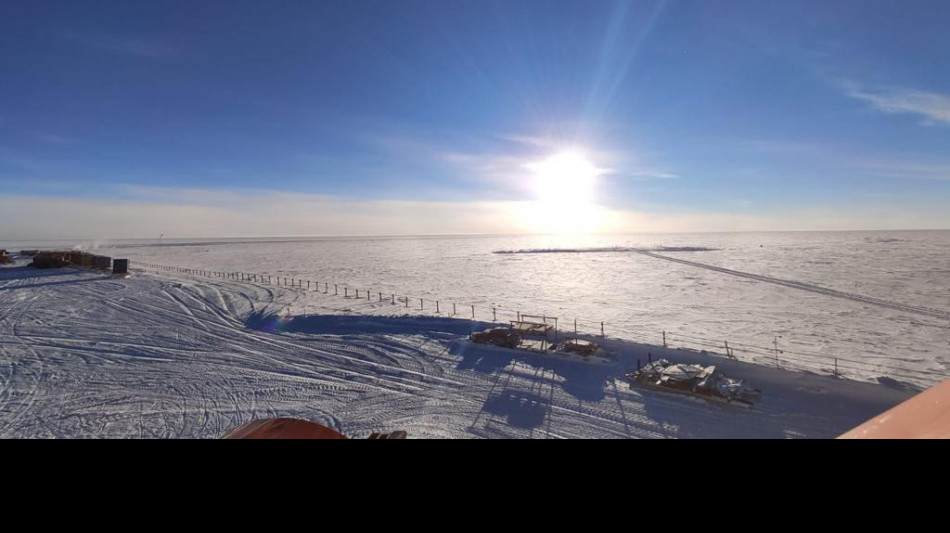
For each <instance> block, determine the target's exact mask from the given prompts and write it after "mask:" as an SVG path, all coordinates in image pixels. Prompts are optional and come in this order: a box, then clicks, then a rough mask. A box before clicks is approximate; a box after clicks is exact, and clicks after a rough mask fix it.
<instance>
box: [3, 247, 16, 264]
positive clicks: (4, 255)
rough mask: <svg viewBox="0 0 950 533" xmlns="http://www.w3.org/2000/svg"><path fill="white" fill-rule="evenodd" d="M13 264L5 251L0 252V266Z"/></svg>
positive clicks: (11, 258)
mask: <svg viewBox="0 0 950 533" xmlns="http://www.w3.org/2000/svg"><path fill="white" fill-rule="evenodd" d="M12 262H13V257H11V256H10V254H8V253H7V251H6V250H0V265H9V264H10V263H12Z"/></svg>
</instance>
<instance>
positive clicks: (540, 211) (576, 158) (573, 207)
mask: <svg viewBox="0 0 950 533" xmlns="http://www.w3.org/2000/svg"><path fill="white" fill-rule="evenodd" d="M528 169H529V170H530V171H531V173H532V176H531V182H530V183H531V192H532V193H533V195H534V197H535V200H534V201H533V202H530V203H529V204H528V205H527V206H526V209H525V213H523V215H524V217H525V219H526V220H525V222H526V225H527V226H528V227H529V228H530V229H532V230H533V231H537V232H542V233H586V232H590V231H593V230H595V229H597V228H599V227H600V226H601V224H602V222H603V213H602V210H601V209H600V208H599V207H597V205H596V204H595V200H596V191H597V181H598V178H599V177H600V176H601V175H602V174H603V173H604V170H603V169H600V168H598V167H597V166H596V165H595V164H594V163H592V162H591V160H590V159H588V157H587V156H586V155H584V153H582V152H579V151H569V152H561V153H559V154H556V155H553V156H551V157H549V158H547V159H545V160H544V161H541V162H538V163H534V164H531V165H528Z"/></svg>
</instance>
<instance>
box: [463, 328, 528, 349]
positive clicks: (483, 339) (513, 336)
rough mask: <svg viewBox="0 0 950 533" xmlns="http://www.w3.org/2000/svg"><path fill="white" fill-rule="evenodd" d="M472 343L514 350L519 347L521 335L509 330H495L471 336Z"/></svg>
mask: <svg viewBox="0 0 950 533" xmlns="http://www.w3.org/2000/svg"><path fill="white" fill-rule="evenodd" d="M472 342H475V343H478V344H488V345H490V346H498V347H499V348H512V349H514V348H517V347H518V346H520V345H521V335H520V334H519V333H518V332H517V331H515V330H513V329H510V328H495V329H490V330H488V331H480V332H478V333H475V334H473V335H472Z"/></svg>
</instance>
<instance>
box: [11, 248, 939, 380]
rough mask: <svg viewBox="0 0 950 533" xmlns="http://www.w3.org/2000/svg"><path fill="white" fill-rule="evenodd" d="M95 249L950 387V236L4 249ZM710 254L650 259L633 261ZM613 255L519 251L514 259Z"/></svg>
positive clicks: (488, 315) (757, 358)
mask: <svg viewBox="0 0 950 533" xmlns="http://www.w3.org/2000/svg"><path fill="white" fill-rule="evenodd" d="M63 246H65V247H66V248H72V247H73V246H80V247H83V248H87V249H92V248H95V249H97V250H99V251H100V252H101V253H104V254H106V255H112V256H114V257H128V258H130V259H132V260H133V261H139V262H141V261H146V262H151V263H160V264H165V265H178V266H183V267H188V268H195V269H207V270H217V271H234V272H249V273H255V274H266V275H271V276H275V277H276V276H279V277H292V278H296V279H299V280H310V281H312V282H316V281H319V282H329V283H331V284H339V285H340V290H341V292H342V291H343V287H344V286H349V288H350V289H359V290H361V291H364V292H365V291H366V290H370V291H372V292H374V293H376V292H383V293H384V294H391V293H396V294H399V295H408V296H412V297H413V298H414V299H416V298H425V299H426V300H428V301H429V302H430V303H429V304H427V305H429V306H433V303H432V302H433V301H435V300H439V301H441V302H442V304H443V305H446V306H447V305H450V304H451V303H457V304H458V306H459V307H460V308H466V307H467V306H468V305H476V306H477V311H478V317H479V318H481V319H491V318H492V313H491V309H492V308H497V309H498V310H499V317H500V318H504V319H509V318H511V319H513V318H514V317H515V315H516V313H517V312H522V313H528V314H536V315H546V316H556V317H559V318H560V319H561V324H562V325H571V327H572V326H573V320H574V319H575V318H576V319H580V320H579V328H580V329H581V330H582V331H586V332H590V333H597V334H599V332H600V323H601V322H605V330H606V333H607V335H608V336H611V337H614V338H620V339H626V340H630V341H637V342H646V343H659V344H662V341H663V338H662V332H664V331H665V332H666V333H667V340H668V342H669V343H670V344H671V345H672V346H677V347H689V348H696V349H707V350H711V351H713V350H715V351H720V352H721V351H724V350H723V348H724V344H725V342H727V341H728V342H729V344H730V346H731V348H732V349H733V350H734V351H735V352H736V355H737V356H738V357H740V358H743V359H746V360H752V361H758V362H762V363H766V364H768V363H769V362H770V361H771V360H772V359H774V352H775V347H776V346H777V347H778V349H779V352H780V356H781V357H780V359H781V360H782V361H784V364H786V365H789V366H791V365H793V364H799V366H802V367H805V368H812V369H816V370H817V369H829V368H833V366H834V364H833V359H834V358H838V359H839V360H840V363H841V364H840V371H841V372H842V373H844V374H845V375H847V376H848V377H849V378H852V379H865V380H869V381H873V380H876V379H877V378H878V377H879V376H890V377H893V378H895V379H899V380H902V381H910V382H914V383H917V384H919V385H923V386H927V385H932V384H934V383H937V382H939V381H941V380H944V379H947V378H948V377H950V270H948V267H947V265H948V264H950V232H948V231H909V232H840V233H837V232H830V233H740V234H705V235H704V234H694V235H659V236H639V237H638V236H591V237H543V236H518V237H415V238H408V237H406V238H322V239H232V240H190V241H168V240H165V241H161V242H159V241H134V242H128V241H127V242H105V241H104V242H65V243H2V246H0V247H4V248H8V249H14V250H17V249H20V248H35V247H46V248H56V247H63ZM659 246H669V247H690V246H694V247H704V248H709V249H712V250H713V251H708V252H672V251H671V252H668V253H666V252H664V253H662V254H659V255H664V256H668V257H670V258H674V259H678V260H683V261H685V262H675V261H671V260H665V259H660V258H657V257H651V256H649V255H645V254H641V253H636V252H634V251H629V250H628V251H626V252H617V251H612V250H613V249H615V248H617V247H620V248H628V249H629V248H653V247H659ZM598 248H600V249H606V250H604V251H603V252H601V253H584V254H578V253H574V254H572V253H564V254H551V253H549V254H512V255H500V254H495V253H493V252H495V251H500V250H532V249H533V250H550V249H578V250H581V249H587V250H589V249H598Z"/></svg>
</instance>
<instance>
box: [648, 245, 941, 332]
mask: <svg viewBox="0 0 950 533" xmlns="http://www.w3.org/2000/svg"><path fill="white" fill-rule="evenodd" d="M635 253H638V254H640V255H645V256H647V257H652V258H654V259H662V260H664V261H671V262H673V263H679V264H681V265H687V266H691V267H696V268H703V269H706V270H711V271H713V272H719V273H722V274H728V275H730V276H737V277H740V278H745V279H750V280H754V281H761V282H763V283H771V284H774V285H779V286H782V287H788V288H790V289H797V290H801V291H808V292H812V293H815V294H821V295H824V296H831V297H833V298H841V299H844V300H850V301H852V302H857V303H863V304H868V305H874V306H877V307H883V308H885V309H891V310H894V311H902V312H905V313H913V314H916V315H921V316H927V317H930V318H936V319H938V320H950V312H948V311H941V310H939V309H931V308H928V307H920V306H916V305H908V304H902V303H899V302H891V301H888V300H882V299H880V298H872V297H870V296H862V295H860V294H853V293H849V292H844V291H838V290H835V289H829V288H827V287H821V286H818V285H813V284H810V283H803V282H800V281H791V280H785V279H781V278H773V277H770V276H762V275H759V274H752V273H749V272H742V271H739V270H732V269H728V268H722V267H717V266H714V265H709V264H706V263H698V262H696V261H688V260H686V259H679V258H676V257H670V256H668V255H661V254H657V253H653V252H642V251H638V252H635Z"/></svg>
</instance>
